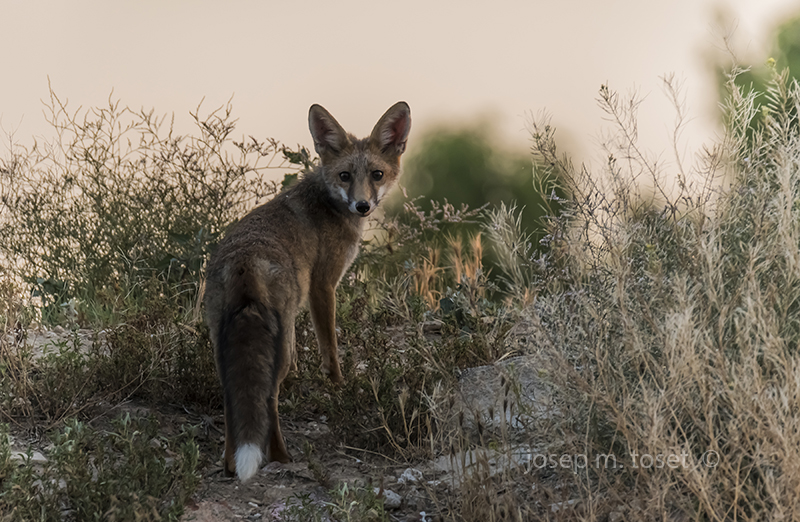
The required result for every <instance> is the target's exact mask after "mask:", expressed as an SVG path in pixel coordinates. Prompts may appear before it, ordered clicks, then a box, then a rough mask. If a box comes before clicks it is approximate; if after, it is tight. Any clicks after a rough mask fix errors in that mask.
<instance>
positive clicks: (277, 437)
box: [267, 308, 297, 464]
mask: <svg viewBox="0 0 800 522" xmlns="http://www.w3.org/2000/svg"><path fill="white" fill-rule="evenodd" d="M287 312H288V313H284V314H283V317H282V319H283V320H282V321H281V323H282V324H281V329H282V331H283V338H282V339H281V343H280V346H279V347H276V349H280V350H281V353H280V354H279V356H278V357H276V360H277V361H280V362H279V364H278V367H277V368H276V372H275V380H274V382H273V385H272V386H273V387H272V389H271V390H269V392H270V395H269V398H268V399H267V414H268V416H269V431H268V433H267V459H268V460H269V461H270V462H273V461H278V462H283V463H284V464H285V463H287V462H291V461H292V457H291V456H289V452H288V451H287V450H286V443H285V442H284V440H283V434H282V433H281V423H280V419H279V417H278V394H279V393H280V391H281V383H282V382H283V380H284V379H285V378H286V376H287V375H288V374H289V370H290V369H293V368H297V361H296V354H295V349H294V348H295V347H294V315H295V314H294V313H293V312H294V310H293V309H292V308H289V309H288V310H287Z"/></svg>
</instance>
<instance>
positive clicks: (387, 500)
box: [372, 488, 403, 509]
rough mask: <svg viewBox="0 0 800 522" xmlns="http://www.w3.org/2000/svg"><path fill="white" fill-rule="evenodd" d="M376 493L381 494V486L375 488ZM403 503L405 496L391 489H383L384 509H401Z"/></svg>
mask: <svg viewBox="0 0 800 522" xmlns="http://www.w3.org/2000/svg"><path fill="white" fill-rule="evenodd" d="M372 491H374V492H375V494H376V495H380V494H381V490H380V488H373V490H372ZM402 503H403V498H402V497H401V496H400V495H398V494H397V493H395V492H394V491H392V490H391V489H384V490H383V509H399V508H400V504H402Z"/></svg>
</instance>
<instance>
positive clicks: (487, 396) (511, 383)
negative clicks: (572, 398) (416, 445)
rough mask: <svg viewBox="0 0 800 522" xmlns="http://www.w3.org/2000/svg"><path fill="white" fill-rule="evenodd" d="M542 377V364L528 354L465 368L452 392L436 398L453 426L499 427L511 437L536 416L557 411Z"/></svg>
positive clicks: (475, 430)
mask: <svg viewBox="0 0 800 522" xmlns="http://www.w3.org/2000/svg"><path fill="white" fill-rule="evenodd" d="M546 378H547V371H546V365H545V364H544V363H543V362H542V361H541V360H540V359H539V358H538V357H536V356H532V355H525V356H519V357H512V358H509V359H506V360H503V361H500V362H497V363H495V364H491V365H487V366H478V367H476V368H469V369H466V370H464V371H463V372H462V373H461V375H460V376H459V389H458V391H457V392H456V394H455V396H454V397H440V398H439V403H440V406H441V407H440V408H439V412H441V413H440V415H441V416H442V417H445V416H446V417H447V419H448V420H449V424H450V425H451V426H453V428H454V429H458V430H464V431H466V432H468V433H470V434H472V435H475V434H477V433H478V432H480V431H483V430H488V431H499V432H501V433H502V434H504V435H506V436H508V438H509V439H511V440H513V439H514V435H515V434H523V435H524V434H525V433H526V432H527V430H528V429H529V428H530V424H531V422H533V421H534V420H535V419H536V418H542V417H548V416H551V415H553V414H556V413H557V410H556V409H555V407H554V406H553V404H552V400H551V394H550V392H549V390H548V386H547V383H546ZM445 401H447V402H445ZM450 404H452V406H450ZM440 420H445V419H440Z"/></svg>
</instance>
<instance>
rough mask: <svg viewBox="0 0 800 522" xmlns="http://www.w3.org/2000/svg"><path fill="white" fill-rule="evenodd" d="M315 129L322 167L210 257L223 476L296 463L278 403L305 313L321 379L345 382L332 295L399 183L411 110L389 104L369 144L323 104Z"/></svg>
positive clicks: (208, 295)
mask: <svg viewBox="0 0 800 522" xmlns="http://www.w3.org/2000/svg"><path fill="white" fill-rule="evenodd" d="M308 124H309V128H310V130H311V136H312V137H313V139H314V148H315V149H316V151H317V154H318V155H319V157H320V165H319V166H318V167H317V168H316V169H315V170H314V171H312V172H309V173H307V174H305V176H303V177H302V178H301V179H300V181H299V182H298V183H296V184H295V185H294V186H293V187H291V188H289V189H287V190H285V191H283V192H281V193H280V194H278V195H277V196H275V198H274V199H272V200H271V201H269V202H268V203H266V204H264V205H261V206H260V207H257V208H256V209H254V210H253V211H251V212H250V213H249V214H247V215H246V216H244V217H243V218H242V219H241V221H239V222H238V223H237V224H236V225H234V226H233V227H231V229H230V231H229V232H228V233H227V235H226V237H225V238H224V239H223V240H222V241H221V242H220V244H219V247H218V248H217V250H216V251H215V252H214V254H213V255H212V256H211V259H210V261H209V264H208V269H207V279H206V291H205V297H204V303H205V309H206V319H207V322H208V326H209V330H210V335H211V341H212V344H213V345H214V350H215V355H216V362H217V371H218V372H219V376H220V380H221V381H222V387H223V390H224V401H225V402H224V404H225V454H224V461H225V464H224V467H225V472H226V473H227V474H229V475H233V474H234V473H235V474H236V475H237V476H238V477H239V479H240V480H242V481H245V480H247V479H249V478H250V477H252V476H253V475H254V474H255V473H256V471H258V468H259V467H260V465H261V462H262V460H263V457H264V451H265V450H266V452H267V454H266V456H267V459H268V460H269V461H278V462H289V461H290V460H291V458H290V456H289V453H288V452H287V450H286V445H285V443H284V440H283V436H282V435H281V428H280V422H279V420H278V393H279V390H280V385H281V382H282V381H283V379H284V378H285V377H286V375H287V373H288V372H289V369H290V367H291V366H292V364H293V361H294V356H295V354H294V338H295V337H294V320H295V316H296V315H297V313H298V310H299V309H300V307H301V306H304V305H305V304H306V303H307V304H308V306H309V308H310V311H311V320H312V322H313V324H314V330H315V332H316V335H317V342H318V344H319V349H320V353H321V355H322V371H323V373H325V374H327V375H328V377H329V378H330V379H331V380H332V381H333V382H334V383H341V382H342V372H341V369H340V368H339V358H338V354H337V348H336V330H335V320H336V300H335V297H334V292H335V291H336V286H337V285H338V284H339V280H340V279H341V277H342V275H343V274H344V272H345V270H347V268H348V267H349V266H350V264H351V263H352V262H353V259H355V257H356V254H357V253H358V247H359V243H360V241H361V234H362V231H363V227H364V222H365V219H364V218H365V217H366V216H369V215H370V214H371V213H372V212H373V211H374V210H375V208H376V207H377V206H378V204H379V203H380V201H381V199H383V197H384V196H385V195H386V193H387V191H388V190H389V188H390V187H391V186H392V185H393V184H394V182H395V181H396V180H397V178H398V176H399V174H400V156H401V154H403V152H404V151H405V147H406V140H407V139H408V133H409V130H410V129H411V109H409V107H408V104H406V103H405V102H398V103H396V104H394V105H393V106H392V107H391V108H389V110H388V111H386V113H385V114H384V115H383V116H382V117H381V118H380V120H378V123H377V124H376V125H375V128H374V129H373V130H372V134H370V136H369V137H368V138H364V139H357V138H355V137H354V136H353V135H351V134H348V133H347V132H345V131H344V129H343V128H342V127H341V126H340V125H339V123H338V122H337V121H336V120H335V119H334V118H333V116H331V114H330V113H329V112H328V111H326V110H325V109H324V108H322V107H321V106H319V105H312V106H311V109H310V110H309V113H308Z"/></svg>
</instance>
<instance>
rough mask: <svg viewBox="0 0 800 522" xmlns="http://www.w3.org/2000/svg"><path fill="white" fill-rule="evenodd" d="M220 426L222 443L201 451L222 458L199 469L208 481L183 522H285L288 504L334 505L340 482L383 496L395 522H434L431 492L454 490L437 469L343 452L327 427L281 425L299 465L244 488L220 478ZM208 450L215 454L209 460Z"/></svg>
mask: <svg viewBox="0 0 800 522" xmlns="http://www.w3.org/2000/svg"><path fill="white" fill-rule="evenodd" d="M217 426H220V427H221V426H222V417H221V416H220V417H219V418H218V419H215V426H214V428H212V430H211V431H212V432H213V435H212V437H215V438H216V441H212V440H209V441H208V444H204V445H202V446H201V448H202V450H201V451H203V452H204V454H205V456H206V457H217V458H216V459H213V458H211V459H209V461H210V462H209V463H207V464H206V465H205V466H204V467H203V468H202V469H201V470H200V472H201V474H202V482H201V484H200V487H199V488H198V490H197V492H196V493H195V494H194V496H193V499H192V503H191V504H190V505H188V506H187V509H186V513H185V515H184V516H183V519H182V520H184V521H197V522H217V521H223V520H267V521H271V520H275V521H278V520H283V519H284V517H282V516H281V512H282V511H283V510H285V509H286V508H287V503H288V504H291V503H292V502H294V503H295V504H297V503H298V499H299V498H302V497H303V496H307V498H308V499H310V501H311V502H312V503H314V504H317V505H319V506H321V505H323V504H324V503H328V502H333V501H334V499H332V498H331V496H330V494H329V491H330V489H332V488H335V487H337V486H339V485H340V484H342V483H347V484H348V485H349V486H361V487H373V488H378V489H379V491H382V493H381V494H383V495H384V497H385V498H384V504H385V505H386V507H387V513H388V515H389V519H390V520H398V521H423V520H425V521H432V520H436V518H434V517H435V514H436V511H437V510H436V507H435V503H434V502H433V500H432V498H431V493H432V492H435V493H436V495H437V496H441V495H444V494H447V491H448V485H447V484H445V483H444V482H443V481H441V480H437V477H442V476H443V475H444V472H443V471H441V470H437V469H436V467H435V465H433V464H432V463H417V464H416V465H411V464H409V463H400V462H391V461H389V460H386V459H385V458H383V457H380V456H377V455H370V454H369V453H367V452H364V451H359V450H357V449H352V448H345V447H342V446H341V445H340V444H338V443H337V440H336V437H335V436H334V435H333V434H331V433H330V431H329V430H328V426H327V425H326V423H325V422H324V421H323V420H318V421H292V420H290V419H282V423H281V428H282V429H283V434H284V437H285V439H286V444H287V446H288V449H289V451H290V453H291V454H292V457H293V459H294V462H291V463H289V464H280V463H270V464H267V465H266V466H263V467H262V468H261V470H260V471H259V472H258V473H257V474H256V476H255V477H254V478H253V479H251V480H250V481H249V482H247V483H244V484H243V483H241V482H240V481H239V480H238V479H236V478H229V477H226V476H225V475H224V473H223V471H222V462H221V460H220V458H219V457H220V456H221V450H222V444H223V439H222V434H221V433H220V432H218V430H217V429H216V427H217ZM214 442H216V444H215V443H214ZM306 444H311V445H313V448H314V450H313V452H312V453H311V455H310V459H309V458H306V456H305V455H304V451H303V448H304V446H305V445H306ZM214 446H216V448H213V449H212V447H214ZM209 451H211V452H214V453H212V454H211V455H210V454H209V453H208V452H209ZM398 500H399V502H398Z"/></svg>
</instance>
